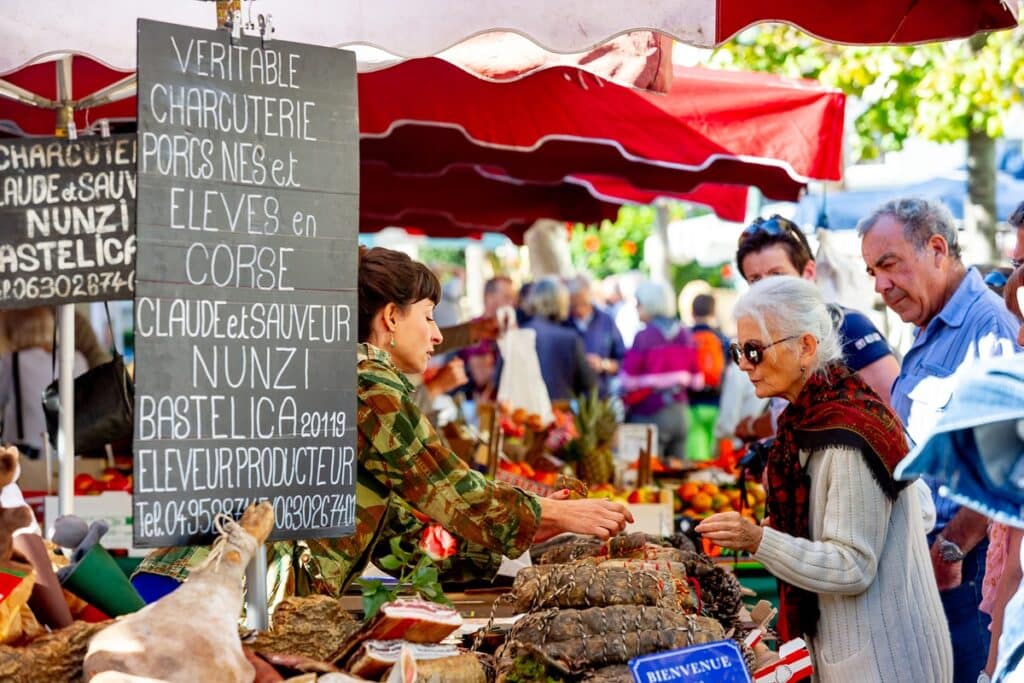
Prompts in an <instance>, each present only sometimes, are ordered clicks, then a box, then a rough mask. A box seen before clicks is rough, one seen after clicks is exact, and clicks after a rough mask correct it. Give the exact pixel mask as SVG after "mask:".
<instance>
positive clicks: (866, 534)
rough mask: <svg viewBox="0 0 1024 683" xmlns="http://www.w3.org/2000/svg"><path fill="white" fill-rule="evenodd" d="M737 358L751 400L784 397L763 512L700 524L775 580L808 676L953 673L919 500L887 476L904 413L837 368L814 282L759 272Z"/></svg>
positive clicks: (785, 631)
mask: <svg viewBox="0 0 1024 683" xmlns="http://www.w3.org/2000/svg"><path fill="white" fill-rule="evenodd" d="M734 315H735V316H736V321H737V333H738V334H737V336H738V344H737V345H734V346H733V348H732V351H731V355H732V356H733V358H734V359H735V360H737V361H738V363H739V367H740V369H741V370H743V371H744V372H745V373H746V374H747V376H748V377H749V378H750V380H751V381H752V382H753V383H754V387H755V389H756V391H757V395H758V396H759V397H775V396H779V397H782V398H785V399H786V400H788V401H789V405H788V406H787V407H786V409H785V411H784V412H783V413H782V415H781V417H780V419H779V426H778V427H779V428H778V435H777V437H776V440H775V442H774V444H773V445H772V447H771V450H770V452H769V455H768V466H767V469H766V478H767V482H768V517H767V519H766V520H765V523H764V525H763V526H758V525H756V524H754V523H753V522H750V521H748V520H746V519H744V518H743V517H742V516H740V514H739V513H735V512H726V513H719V514H716V515H712V516H711V517H709V518H708V519H706V520H704V521H703V522H702V523H701V524H700V525H699V526H698V527H697V531H698V532H699V533H701V534H702V535H703V536H704V537H705V538H707V539H709V540H711V541H713V542H715V543H717V544H718V545H720V546H723V547H726V548H732V549H736V550H744V551H747V552H749V553H752V554H753V556H754V557H755V558H756V559H757V560H759V561H760V562H761V563H762V564H763V565H764V566H765V567H766V568H767V569H768V570H769V571H770V572H772V573H773V574H774V575H775V576H776V577H777V578H778V579H779V583H780V586H779V588H780V590H779V593H780V598H781V610H780V612H781V613H780V616H779V631H780V635H781V636H782V637H783V638H784V639H787V640H788V639H790V638H794V637H803V638H805V639H806V640H807V642H808V644H809V645H810V647H811V654H812V657H813V659H814V670H815V674H816V680H818V681H820V682H821V683H833V682H834V683H839V682H844V683H845V682H847V681H858V682H865V683H866V682H874V681H893V682H896V681H935V682H936V683H938V682H940V681H941V682H946V681H950V680H951V679H952V676H953V657H952V649H951V646H950V638H949V631H948V629H947V627H946V619H945V615H944V613H943V611H942V604H941V602H940V600H939V592H938V588H937V587H936V584H935V576H934V574H933V572H932V568H931V560H930V558H929V554H928V546H927V545H926V543H925V535H924V531H925V530H924V524H923V521H922V512H921V508H920V496H919V495H918V493H917V491H916V490H915V489H914V488H913V487H910V486H907V484H906V482H900V481H897V480H895V479H894V477H893V476H892V471H893V468H894V467H895V466H896V464H897V463H898V462H899V461H900V460H901V459H902V458H903V456H904V455H905V454H906V452H907V443H906V440H905V438H904V436H903V430H902V428H901V426H900V421H899V418H898V417H897V416H896V415H895V413H893V412H892V410H891V409H890V408H889V407H888V406H887V405H886V404H885V403H884V402H883V401H882V400H881V399H880V398H879V397H878V395H877V394H876V393H875V392H874V391H873V390H872V389H871V388H870V387H869V386H868V385H867V384H866V383H865V382H864V381H863V380H862V379H860V378H859V377H858V376H857V375H856V374H855V373H853V372H851V371H850V369H849V368H848V367H846V366H845V365H844V364H843V363H842V348H841V346H840V343H839V339H838V335H837V333H836V331H835V329H834V326H833V323H832V319H831V315H830V313H829V311H828V308H827V307H826V306H825V304H824V302H823V301H822V299H821V295H820V294H819V293H818V291H817V288H816V287H815V286H814V284H812V283H810V282H808V281H806V280H803V279H801V278H796V277H771V278H766V279H764V280H762V281H760V282H758V283H756V284H755V285H753V286H752V287H751V288H750V291H749V292H747V293H746V294H745V295H744V296H743V297H741V298H740V300H739V301H738V302H737V303H736V307H735V309H734Z"/></svg>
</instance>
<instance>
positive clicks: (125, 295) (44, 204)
mask: <svg viewBox="0 0 1024 683" xmlns="http://www.w3.org/2000/svg"><path fill="white" fill-rule="evenodd" d="M135 200H136V175H135V136H133V135H120V136H114V137H110V138H81V139H78V140H67V139H59V138H41V139H33V140H7V141H2V142H0V308H19V307H25V306H45V305H52V304H58V303H76V302H82V301H103V300H108V299H130V298H131V297H132V291H133V288H134V280H135Z"/></svg>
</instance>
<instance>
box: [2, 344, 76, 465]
mask: <svg viewBox="0 0 1024 683" xmlns="http://www.w3.org/2000/svg"><path fill="white" fill-rule="evenodd" d="M58 362H59V359H58ZM18 367H19V369H20V377H21V417H22V438H21V439H19V438H18V426H17V425H18V423H17V418H18V414H17V410H16V408H15V406H16V403H17V402H16V401H15V400H14V375H13V372H12V362H11V354H10V353H5V354H4V356H3V358H0V408H2V409H3V413H2V414H3V422H4V429H3V435H2V436H0V440H2V441H3V442H4V443H20V444H24V445H26V446H33V447H34V448H38V449H39V450H40V451H41V450H43V434H45V433H46V418H45V416H44V415H43V402H42V396H43V390H44V389H45V388H46V387H47V385H49V384H50V382H52V381H53V377H54V376H53V359H52V356H51V354H50V352H49V351H47V350H45V349H41V348H39V347H35V348H32V349H25V350H23V351H20V352H18ZM88 368H89V364H88V363H87V362H86V360H85V356H84V355H82V353H81V352H80V351H76V352H75V377H78V376H79V375H81V374H82V373H83V372H85V371H86V370H87V369H88Z"/></svg>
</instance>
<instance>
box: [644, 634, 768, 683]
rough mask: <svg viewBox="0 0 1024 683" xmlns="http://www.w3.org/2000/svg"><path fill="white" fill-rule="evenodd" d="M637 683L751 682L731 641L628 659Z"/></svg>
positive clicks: (745, 666)
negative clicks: (681, 682)
mask: <svg viewBox="0 0 1024 683" xmlns="http://www.w3.org/2000/svg"><path fill="white" fill-rule="evenodd" d="M629 671H630V672H631V673H632V674H633V680H634V681H636V682H637V683H675V682H676V681H684V682H685V683H751V680H750V674H749V673H748V672H747V665H746V664H745V663H744V662H743V655H742V654H741V653H740V648H739V647H738V646H737V645H736V643H735V642H733V641H731V640H718V641H715V642H713V643H704V644H703V645H694V646H692V647H687V648H683V649H682V650H670V651H668V652H657V653H655V654H651V655H644V656H643V657H636V658H635V659H631V660H629Z"/></svg>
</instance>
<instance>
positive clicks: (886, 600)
mask: <svg viewBox="0 0 1024 683" xmlns="http://www.w3.org/2000/svg"><path fill="white" fill-rule="evenodd" d="M800 457H801V460H802V461H804V462H805V463H806V466H807V468H808V472H809V474H810V478H811V494H810V495H811V497H810V520H809V521H810V527H811V529H810V531H811V539H810V540H808V539H805V538H795V537H793V536H789V535H787V534H784V533H782V532H780V531H776V530H775V529H770V528H766V529H765V531H764V537H763V538H762V540H761V546H760V547H759V548H758V551H757V553H755V555H754V557H755V558H756V559H758V560H759V561H760V562H761V563H762V564H764V566H765V567H766V568H767V569H768V570H769V571H770V572H771V573H772V574H774V575H775V576H776V577H778V578H779V579H781V580H783V581H786V582H787V583H789V584H792V585H794V586H798V587H800V588H804V589H806V590H810V591H813V592H815V593H817V594H818V604H819V606H820V610H821V616H820V618H819V620H818V635H817V637H815V638H814V639H813V640H812V641H811V643H810V645H811V650H812V654H813V657H814V669H815V680H817V681H820V682H821V683H881V682H889V681H892V682H893V683H897V682H903V681H921V682H922V683H924V682H926V681H927V682H929V683H932V682H934V683H946V682H947V681H951V680H952V679H953V653H952V647H951V645H950V636H949V630H948V629H947V627H946V616H945V614H944V613H943V611H942V603H941V602H940V600H939V591H938V588H937V587H936V585H935V575H934V573H933V571H932V565H931V560H930V559H929V555H928V546H927V544H926V542H925V533H924V529H923V528H922V523H921V520H922V514H921V510H920V509H919V506H918V500H919V498H918V493H917V491H916V490H915V489H914V488H913V487H908V488H906V489H905V490H904V491H903V492H902V493H901V494H900V496H899V498H898V499H897V500H896V503H895V504H893V503H892V502H890V501H889V499H888V498H887V497H886V496H885V494H884V493H882V489H881V488H880V487H879V486H878V484H877V482H876V481H875V480H874V478H873V477H872V475H871V472H870V470H869V469H868V466H867V464H866V463H865V462H864V459H863V457H861V455H860V453H858V452H857V451H855V450H854V449H851V448H846V447H830V448H824V449H821V450H818V451H815V452H814V454H813V455H810V456H809V458H808V454H807V453H806V452H801V454H800Z"/></svg>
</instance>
